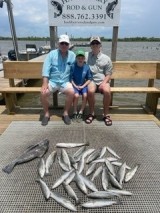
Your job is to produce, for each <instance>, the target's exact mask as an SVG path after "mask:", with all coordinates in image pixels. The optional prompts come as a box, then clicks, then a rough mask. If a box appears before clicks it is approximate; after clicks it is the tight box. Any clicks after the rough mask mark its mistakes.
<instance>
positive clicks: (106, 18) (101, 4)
mask: <svg viewBox="0 0 160 213" xmlns="http://www.w3.org/2000/svg"><path fill="white" fill-rule="evenodd" d="M120 4H121V0H56V1H53V0H48V14H49V26H59V27H60V26H80V25H81V26H82V25H83V26H95V25H98V26H100V25H101V26H109V27H110V26H118V25H119V19H120Z"/></svg>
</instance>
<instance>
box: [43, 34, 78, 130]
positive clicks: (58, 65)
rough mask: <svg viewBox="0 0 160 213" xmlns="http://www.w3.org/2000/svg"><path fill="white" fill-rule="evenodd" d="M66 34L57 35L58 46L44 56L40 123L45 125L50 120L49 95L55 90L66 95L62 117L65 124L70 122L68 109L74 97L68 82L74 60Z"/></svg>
mask: <svg viewBox="0 0 160 213" xmlns="http://www.w3.org/2000/svg"><path fill="white" fill-rule="evenodd" d="M69 44H70V41H69V37H68V35H61V36H60V37H59V48H58V49H55V50H52V51H51V52H50V53H49V54H48V55H47V57H46V59H45V61H44V64H43V70H42V76H43V83H42V88H41V102H42V106H43V109H44V117H43V119H42V125H43V126H45V125H47V124H48V121H49V120H50V114H49V102H48V98H49V95H50V94H51V93H53V92H55V91H57V90H58V91H60V92H62V93H64V94H65V95H66V101H65V107H64V112H63V116H62V119H63V121H64V123H65V124H70V123H71V120H70V118H69V115H68V114H69V110H70V107H71V105H72V102H73V98H74V90H73V87H72V84H71V83H70V82H69V77H70V66H71V64H72V63H73V62H74V61H75V54H74V53H73V52H72V51H70V50H69Z"/></svg>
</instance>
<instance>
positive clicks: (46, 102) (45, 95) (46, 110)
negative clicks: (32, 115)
mask: <svg viewBox="0 0 160 213" xmlns="http://www.w3.org/2000/svg"><path fill="white" fill-rule="evenodd" d="M49 96H50V91H49V90H47V91H46V92H45V93H41V97H40V99H41V103H42V107H43V110H44V117H43V119H42V125H43V126H46V125H47V124H48V121H49V119H50V114H49Z"/></svg>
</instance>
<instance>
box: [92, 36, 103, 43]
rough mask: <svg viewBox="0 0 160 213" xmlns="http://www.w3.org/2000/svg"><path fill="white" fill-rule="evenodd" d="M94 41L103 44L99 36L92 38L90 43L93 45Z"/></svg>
mask: <svg viewBox="0 0 160 213" xmlns="http://www.w3.org/2000/svg"><path fill="white" fill-rule="evenodd" d="M92 41H98V42H99V43H100V44H101V39H100V37H99V36H93V37H91V39H90V43H92Z"/></svg>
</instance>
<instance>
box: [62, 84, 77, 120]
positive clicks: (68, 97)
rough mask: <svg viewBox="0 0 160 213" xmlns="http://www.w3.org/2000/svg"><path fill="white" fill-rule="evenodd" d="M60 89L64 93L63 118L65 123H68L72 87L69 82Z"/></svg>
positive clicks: (72, 94)
mask: <svg viewBox="0 0 160 213" xmlns="http://www.w3.org/2000/svg"><path fill="white" fill-rule="evenodd" d="M61 90H62V92H63V93H64V94H65V95H66V100H65V106H64V112H63V120H64V123H65V124H70V123H71V121H70V118H69V115H68V114H69V110H70V108H71V106H72V103H73V99H74V89H73V87H72V84H71V83H67V85H66V87H65V88H63V89H61Z"/></svg>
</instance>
